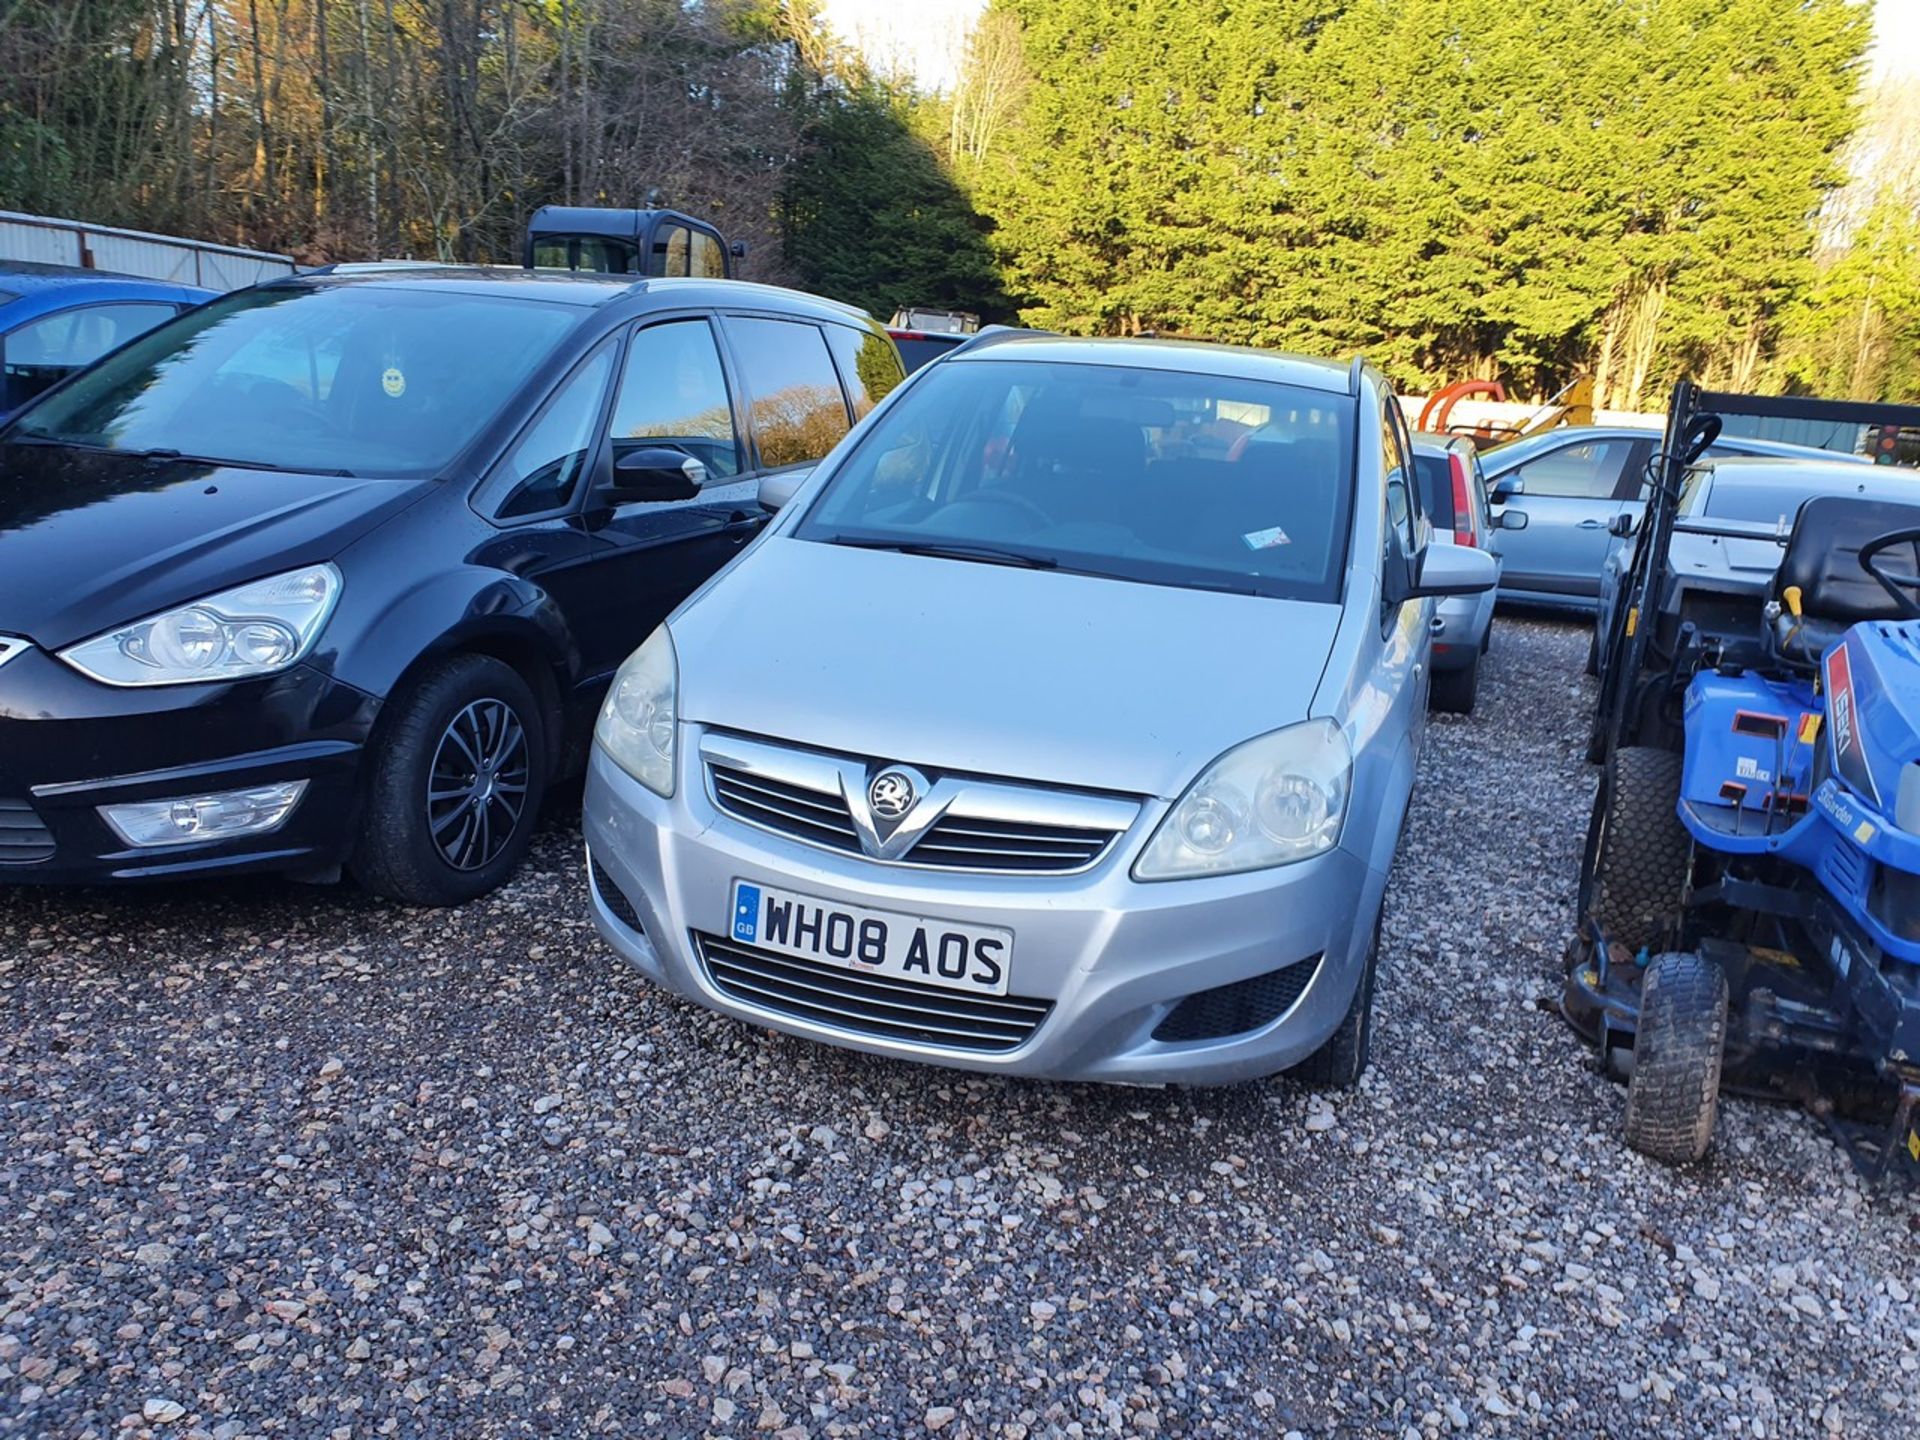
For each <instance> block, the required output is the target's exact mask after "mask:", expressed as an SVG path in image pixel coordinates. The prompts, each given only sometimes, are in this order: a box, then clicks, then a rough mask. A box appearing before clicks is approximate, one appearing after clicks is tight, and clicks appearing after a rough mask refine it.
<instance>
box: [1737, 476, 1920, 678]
mask: <svg viewBox="0 0 1920 1440" xmlns="http://www.w3.org/2000/svg"><path fill="white" fill-rule="evenodd" d="M1915 527H1920V503H1915V504H1912V505H1907V504H1901V503H1898V502H1895V501H1891V500H1863V499H1861V498H1859V497H1858V496H1854V495H1816V496H1814V497H1813V499H1811V500H1808V501H1807V502H1805V503H1804V504H1803V505H1801V507H1800V513H1799V514H1798V515H1797V516H1795V518H1794V522H1793V534H1792V535H1791V536H1790V537H1789V538H1788V540H1787V553H1786V555H1785V556H1784V557H1783V558H1782V559H1781V561H1780V568H1779V570H1778V571H1777V572H1775V574H1774V577H1773V588H1772V591H1771V598H1772V599H1774V600H1776V601H1779V602H1780V616H1779V618H1778V619H1777V620H1776V621H1775V622H1774V643H1775V647H1776V648H1777V650H1778V651H1779V653H1780V655H1781V657H1782V658H1783V659H1786V660H1788V661H1790V662H1793V663H1795V664H1799V665H1807V666H1813V665H1818V664H1819V663H1820V657H1821V656H1822V655H1824V654H1826V652H1827V651H1828V650H1829V649H1831V648H1832V647H1833V646H1834V644H1836V643H1837V642H1838V641H1839V639H1840V637H1841V636H1842V635H1844V634H1846V633H1847V631H1848V630H1849V629H1850V628H1851V627H1853V626H1855V625H1857V624H1859V623H1860V622H1861V621H1862V620H1897V619H1899V618H1900V614H1901V612H1900V607H1899V606H1898V605H1896V604H1895V603H1894V599H1893V597H1892V596H1891V595H1889V594H1888V593H1887V592H1886V589H1885V588H1884V587H1883V586H1882V585H1881V584H1880V582H1879V581H1877V580H1875V579H1874V578H1873V577H1872V576H1871V575H1869V574H1868V573H1867V572H1866V571H1865V570H1864V569H1863V568H1861V565H1860V549H1861V547H1862V546H1864V545H1866V544H1867V543H1868V542H1870V541H1872V540H1874V539H1876V538H1878V537H1879V536H1881V535H1885V534H1886V533H1887V532H1888V531H1891V530H1911V529H1914V528H1915ZM1913 549H1914V550H1915V551H1916V552H1920V546H1915V547H1913ZM1910 558H1911V561H1912V564H1913V567H1914V569H1915V571H1916V573H1920V553H1915V554H1913V555H1912V556H1911V557H1910ZM1901 559H1902V555H1901V551H1900V550H1892V551H1889V552H1886V556H1885V559H1883V560H1882V561H1881V562H1880V563H1881V564H1882V565H1883V566H1885V567H1886V568H1887V569H1888V570H1889V571H1890V572H1891V573H1894V574H1898V573H1900V572H1901V571H1902V570H1903V569H1906V568H1907V567H1906V566H1904V565H1903V564H1902V563H1901ZM1789 590H1798V591H1799V592H1800V614H1799V615H1798V616H1796V615H1794V614H1793V613H1792V610H1791V607H1790V606H1789V605H1788V604H1787V603H1786V594H1787V591H1789Z"/></svg>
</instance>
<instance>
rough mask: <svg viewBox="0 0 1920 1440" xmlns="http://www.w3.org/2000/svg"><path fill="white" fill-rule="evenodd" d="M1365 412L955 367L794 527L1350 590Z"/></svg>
mask: <svg viewBox="0 0 1920 1440" xmlns="http://www.w3.org/2000/svg"><path fill="white" fill-rule="evenodd" d="M1354 418H1355V402H1354V400H1353V399H1352V398H1351V397H1349V396H1347V395H1344V394H1330V393H1327V392H1323V391H1318V390H1308V389H1300V388H1295V387H1293V386H1288V385H1278V384H1272V383H1266V382H1261V381H1255V380H1244V379H1236V378H1231V377H1228V376H1222V375H1208V374H1194V373H1188V372H1175V371H1166V370H1151V369H1139V368H1135V367H1132V366H1107V365H1083V364H1061V363H1048V362H1041V361H1031V360H1027V361H1023V360H1017V359H978V360H957V361H955V362H953V363H952V364H948V365H941V366H938V367H936V368H935V369H933V370H931V371H929V372H928V373H927V374H926V375H925V376H924V377H923V378H921V379H920V380H918V381H917V382H915V384H914V385H913V387H912V388H911V389H910V390H909V391H907V392H906V393H905V394H904V395H902V396H901V397H900V398H899V399H898V400H897V401H896V402H895V403H894V405H893V407H892V408H891V409H890V410H888V411H887V412H886V413H885V414H884V415H882V416H879V417H877V419H876V423H875V425H874V427H873V428H872V429H871V430H870V431H869V432H868V433H867V434H866V436H865V438H864V439H863V440H862V441H861V443H860V445H859V448H858V449H857V450H856V451H855V452H854V454H853V455H852V456H851V457H850V458H849V459H848V460H847V462H846V463H845V464H844V465H842V466H841V467H840V468H839V469H838V470H837V471H836V473H835V475H834V477H833V479H832V481H831V482H830V483H829V484H828V485H827V487H826V489H825V490H824V491H823V492H822V494H821V495H820V496H819V498H818V499H817V501H816V502H815V505H814V507H813V509H812V510H811V511H810V512H809V514H808V515H807V517H806V518H805V520H804V521H803V522H802V523H801V525H800V526H799V527H798V529H797V530H796V532H795V533H796V536H797V537H798V538H801V539H807V540H816V541H823V542H827V543H839V544H851V545H862V546H869V547H875V548H898V549H905V550H915V549H926V550H932V551H935V552H942V551H944V552H947V553H953V554H957V555H960V557H961V558H982V559H990V560H998V561H1000V562H1002V563H1010V564H1029V565H1035V566H1039V567H1044V568H1058V569H1061V570H1069V571H1076V572H1080V573H1085V574H1094V575H1104V576H1111V577H1113V578H1116V579H1123V580H1134V581H1141V582H1146V583H1156V584H1166V585H1191V586H1199V587H1203V588H1210V589H1223V590H1231V591H1236V592H1240V593H1245V594H1257V595H1272V596H1278V597H1283V598H1291V599H1312V600H1332V599H1335V598H1337V595H1338V590H1339V572H1340V570H1341V568H1342V563H1343V560H1344V556H1345V553H1346V542H1347V526H1348V517H1349V515H1350V513H1351V510H1352V497H1353V453H1354V444H1353V436H1354V431H1353V426H1354ZM969 552H971V553H969Z"/></svg>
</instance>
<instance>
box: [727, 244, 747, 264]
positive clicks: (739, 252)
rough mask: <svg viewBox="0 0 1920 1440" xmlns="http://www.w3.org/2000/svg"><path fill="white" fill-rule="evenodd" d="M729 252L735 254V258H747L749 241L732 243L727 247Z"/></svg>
mask: <svg viewBox="0 0 1920 1440" xmlns="http://www.w3.org/2000/svg"><path fill="white" fill-rule="evenodd" d="M727 253H728V254H729V255H731V256H733V258H734V259H736V260H744V259H746V258H747V242H746V241H744V240H736V241H734V242H733V243H732V244H731V245H729V246H728V247H727Z"/></svg>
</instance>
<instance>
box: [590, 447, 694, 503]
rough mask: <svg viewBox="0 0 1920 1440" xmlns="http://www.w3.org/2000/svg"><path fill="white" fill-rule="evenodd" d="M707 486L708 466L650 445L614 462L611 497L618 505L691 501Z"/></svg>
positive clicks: (689, 457)
mask: <svg viewBox="0 0 1920 1440" xmlns="http://www.w3.org/2000/svg"><path fill="white" fill-rule="evenodd" d="M706 483H707V467H706V466H705V465H703V464H702V463H701V462H700V461H698V460H696V459H694V458H693V456H691V455H683V454H681V453H680V452H679V451H678V450H668V449H665V448H664V447H662V446H657V445H648V446H645V447H643V448H641V449H639V450H629V451H628V452H627V453H626V454H624V455H622V456H621V457H620V458H619V459H618V460H616V461H614V462H613V488H612V492H611V495H610V498H611V499H612V500H613V501H614V502H615V503H616V504H623V503H626V502H629V501H636V502H643V503H644V502H649V501H650V502H655V503H658V502H661V501H667V500H691V499H693V498H694V497H695V496H697V495H698V494H699V493H700V487H701V486H702V485H704V484H706Z"/></svg>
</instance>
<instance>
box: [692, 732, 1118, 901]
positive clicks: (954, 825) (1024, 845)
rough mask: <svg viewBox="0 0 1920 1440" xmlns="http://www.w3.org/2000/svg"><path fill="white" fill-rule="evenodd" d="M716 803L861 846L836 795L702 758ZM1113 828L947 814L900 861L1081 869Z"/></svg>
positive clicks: (749, 817)
mask: <svg viewBox="0 0 1920 1440" xmlns="http://www.w3.org/2000/svg"><path fill="white" fill-rule="evenodd" d="M707 771H708V774H709V775H710V776H711V777H712V782H713V798H714V803H715V804H717V805H718V806H719V807H720V808H721V809H722V810H724V811H726V812H727V813H728V814H729V815H732V816H733V817H734V818H735V819H738V820H745V821H747V822H748V823H749V824H752V825H758V826H760V827H762V828H763V829H767V830H772V831H775V832H777V833H778V834H781V835H789V836H791V837H793V838H794V839H796V840H804V841H806V842H807V843H808V844H810V845H821V846H824V847H826V848H827V849H829V850H840V851H843V852H845V853H847V854H849V855H858V854H859V853H860V837H859V832H858V831H856V830H855V829H854V825H853V817H852V816H851V815H849V814H848V812H847V802H846V801H845V800H844V799H843V798H841V797H840V796H838V795H830V794H827V793H826V792H824V791H820V790H812V789H809V788H807V787H806V786H804V785H795V784H793V783H792V782H791V781H787V780H781V779H777V778H775V777H773V776H770V775H763V774H758V773H749V772H748V771H745V770H738V769H735V768H734V767H732V766H730V765H724V764H722V763H720V762H719V761H717V760H709V761H708V762H707ZM1116 833H1118V832H1116V831H1113V830H1088V829H1082V828H1079V827H1075V826H1068V825H1043V824H1038V823H1035V822H1031V821H1025V820H1003V819H991V818H980V817H977V816H971V815H946V816H943V817H942V818H941V819H939V820H938V821H936V822H935V823H934V824H933V826H932V827H931V828H930V829H929V830H928V831H927V833H926V834H925V835H923V836H921V837H920V839H919V841H918V842H917V843H916V844H915V845H914V847H913V848H912V849H911V850H909V851H908V852H907V853H906V855H905V856H903V857H902V861H901V863H904V864H908V865H923V866H929V867H931V868H934V869H939V870H1017V871H1026V872H1030V873H1034V874H1063V873H1067V872H1070V871H1074V870H1084V869H1085V868H1086V867H1087V866H1089V865H1091V864H1093V862H1094V861H1096V860H1098V859H1099V858H1100V856H1101V855H1102V854H1103V853H1104V852H1105V850H1106V848H1107V847H1108V846H1109V845H1111V844H1112V843H1113V839H1114V836H1115V834H1116Z"/></svg>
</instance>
